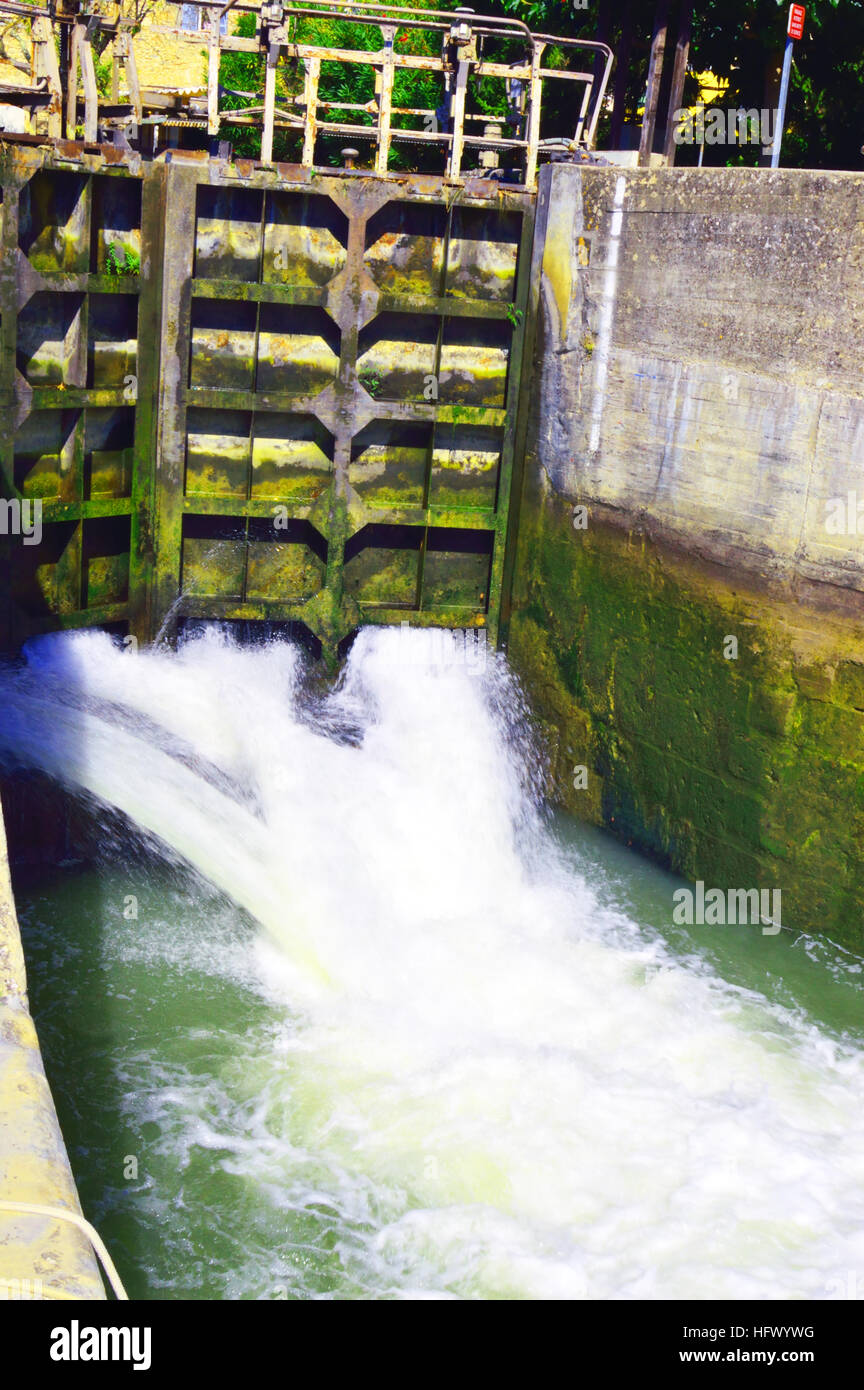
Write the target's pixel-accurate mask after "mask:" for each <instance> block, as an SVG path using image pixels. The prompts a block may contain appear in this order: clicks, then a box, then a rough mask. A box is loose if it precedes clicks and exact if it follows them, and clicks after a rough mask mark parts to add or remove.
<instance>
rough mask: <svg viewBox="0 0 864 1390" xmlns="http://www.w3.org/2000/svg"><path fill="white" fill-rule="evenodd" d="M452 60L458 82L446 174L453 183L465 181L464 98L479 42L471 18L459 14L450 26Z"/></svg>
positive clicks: (455, 91)
mask: <svg viewBox="0 0 864 1390" xmlns="http://www.w3.org/2000/svg"><path fill="white" fill-rule="evenodd" d="M450 49H451V52H452V54H453V58H452V59H451V61H453V60H455V63H456V86H455V90H454V91H453V94H452V98H451V101H450V126H451V131H450V136H451V139H450V164H449V167H448V170H447V177H448V179H449V180H450V182H451V183H461V182H462V154H463V151H464V149H465V98H466V96H467V94H468V77H469V74H470V72H471V64H472V62H476V59H477V43H476V40H475V38H474V33H473V31H472V29H471V21H470V19H468V18H467V15H466V17H465V18H464V19H462V18H460V19H459V21H458V22H457V23H456V24H454V25H453V27H452V29H451V30H450Z"/></svg>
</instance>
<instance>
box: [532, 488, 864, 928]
mask: <svg viewBox="0 0 864 1390" xmlns="http://www.w3.org/2000/svg"><path fill="white" fill-rule="evenodd" d="M525 510H526V513H527V515H523V519H522V532H521V535H520V541H519V554H518V557H517V565H516V576H517V577H516V587H515V595H514V605H513V615H512V619H511V628H510V642H509V649H510V654H511V658H512V660H513V662H514V664H515V666H516V668H517V670H518V671H519V673H520V674H521V676H522V678H523V680H524V681H525V683H526V686H527V688H528V690H529V692H530V694H531V696H532V700H533V703H534V706H535V708H536V710H537V715H538V720H539V722H540V723H541V725H542V727H543V729H544V730H545V732H546V734H547V741H548V743H549V746H550V749H551V753H552V762H553V770H552V778H553V791H554V795H555V798H556V799H557V800H558V801H559V802H560V803H561V804H562V805H564V806H565V807H566V808H567V809H569V810H570V811H572V812H573V813H575V814H577V815H579V816H581V817H583V818H585V819H587V820H590V821H593V822H595V823H598V824H604V825H606V826H608V828H609V829H611V830H612V831H613V832H614V833H616V834H617V835H619V836H620V837H621V838H622V839H623V840H625V842H628V843H631V842H632V843H633V844H634V845H637V846H640V847H641V848H643V849H644V850H646V851H648V852H649V853H651V854H652V855H653V856H655V857H656V858H657V859H659V860H660V861H661V862H663V863H664V864H667V865H669V866H670V867H672V868H674V869H676V870H678V871H679V872H681V873H683V874H685V875H687V876H689V877H691V878H696V877H699V878H702V879H704V880H705V881H706V882H710V883H714V884H717V885H718V886H721V887H755V886H758V887H779V888H781V889H782V891H783V920H784V922H785V923H786V924H788V925H794V926H796V927H799V928H803V929H805V930H825V931H827V932H828V933H829V934H830V935H832V936H833V937H834V938H835V939H838V940H841V941H847V942H852V943H855V944H857V945H859V946H860V945H861V944H862V941H864V932H862V928H861V925H860V923H861V922H862V920H864V870H862V867H861V865H860V857H859V853H858V846H859V845H860V843H861V839H860V837H861V833H862V830H864V663H861V662H860V660H858V659H856V658H857V654H858V652H860V650H861V645H860V634H858V633H853V632H852V630H851V625H850V624H848V623H846V624H845V626H844V624H843V623H841V622H840V620H839V619H838V620H832V622H831V623H828V622H827V621H826V620H825V618H824V616H823V615H808V614H802V611H801V609H800V607H799V606H798V605H792V604H789V603H786V602H785V601H783V600H782V599H779V598H771V599H768V598H766V597H765V596H764V595H757V594H756V593H752V592H749V591H748V590H747V587H746V585H744V584H743V583H742V582H741V576H740V575H738V576H735V579H734V584H735V587H734V589H733V587H732V583H727V582H726V581H725V580H724V579H723V578H722V577H718V575H716V574H714V573H713V572H710V571H709V570H708V568H707V566H705V565H700V564H698V563H697V562H696V561H694V560H693V559H692V558H687V557H684V556H682V555H680V554H676V553H673V552H671V551H670V550H668V549H664V548H662V547H659V546H655V545H650V544H648V543H646V542H645V541H644V539H642V538H637V537H633V536H632V535H630V534H628V533H626V532H623V531H621V530H617V529H615V528H612V527H605V528H604V527H602V526H600V525H599V524H595V523H593V522H592V525H591V526H590V527H589V528H588V529H587V530H586V531H579V532H575V531H574V530H573V527H572V524H571V519H570V508H569V507H568V506H567V505H566V504H565V502H564V501H563V499H557V498H555V497H553V498H552V499H551V500H547V501H545V502H544V504H543V505H542V506H541V505H540V504H539V503H538V502H537V501H536V499H535V500H534V502H533V508H532V506H531V504H530V502H529V505H527V506H526V509H525ZM814 631H815V632H818V633H819V640H820V642H821V648H820V650H819V651H818V652H814V651H812V650H805V645H804V636H803V635H802V634H805V633H806V634H808V640H811V639H812V634H813V632H814ZM796 633H797V634H798V636H797V638H796ZM730 635H731V636H735V637H737V639H738V655H737V659H733V660H727V659H725V657H724V643H725V639H726V638H727V637H729V636H730ZM847 653H848V654H847ZM578 764H584V765H586V766H588V767H589V770H590V773H589V788H588V794H586V792H585V791H581V792H580V791H577V790H575V789H574V788H573V785H572V783H573V769H574V766H575V765H578Z"/></svg>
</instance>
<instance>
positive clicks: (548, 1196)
mask: <svg viewBox="0 0 864 1390" xmlns="http://www.w3.org/2000/svg"><path fill="white" fill-rule="evenodd" d="M449 640H450V639H447V641H448V642H449ZM448 652H449V653H450V655H449V658H448V659H446V660H442V655H443V656H447V653H448ZM0 685H2V690H0V708H2V710H3V715H2V724H0V727H2V733H0V744H2V747H3V749H5V758H6V759H7V761H10V760H11V761H17V762H18V763H21V764H24V765H28V766H37V767H39V768H41V769H43V770H44V771H47V772H49V773H50V774H51V775H53V776H56V777H58V778H59V779H61V780H62V781H63V782H65V783H66V784H67V785H69V786H70V787H77V788H83V789H85V790H86V791H87V793H88V794H89V795H90V796H92V797H96V798H98V799H99V801H100V802H101V803H105V804H107V805H108V806H111V807H115V808H118V809H119V810H120V811H121V812H122V813H123V814H124V815H125V816H128V817H130V818H131V819H132V820H133V821H134V822H135V823H136V824H137V825H138V826H140V827H141V831H142V835H143V836H144V837H145V847H144V848H143V849H142V848H141V847H140V846H131V845H130V842H129V837H128V834H126V835H118V833H117V823H116V817H115V818H113V819H112V818H106V822H105V823H106V830H105V841H106V850H105V855H104V862H101V863H100V865H99V866H98V867H97V868H87V869H84V868H79V869H77V870H75V869H72V868H67V869H65V870H63V871H62V872H59V873H58V874H57V875H56V876H55V877H54V878H53V879H50V880H48V881H43V882H42V883H40V884H39V885H38V886H35V887H32V888H30V889H28V890H25V891H22V892H21V893H20V894H19V903H20V908H21V915H22V921H23V927H24V931H25V941H26V947H27V952H28V959H29V962H30V974H31V990H32V1000H33V1007H34V1012H35V1015H36V1018H37V1023H38V1025H39V1028H40V1034H41V1037H42V1041H43V1046H44V1049H45V1053H46V1059H47V1063H48V1067H49V1074H50V1076H51V1079H52V1082H53V1085H54V1088H55V1093H56V1094H57V1097H58V1105H59V1107H60V1110H61V1120H62V1122H63V1125H64V1132H65V1133H66V1135H67V1138H68V1140H69V1144H70V1148H71V1150H72V1157H73V1166H74V1167H75V1170H76V1175H77V1177H78V1180H79V1185H80V1187H81V1191H82V1197H83V1200H84V1204H85V1208H86V1210H87V1213H88V1215H89V1216H90V1217H91V1219H94V1220H95V1221H96V1223H97V1225H98V1226H99V1227H100V1230H101V1231H102V1233H103V1235H104V1236H105V1237H106V1239H107V1240H108V1242H109V1246H110V1247H111V1249H112V1253H113V1254H114V1256H115V1259H116V1260H117V1263H118V1266H119V1268H120V1271H121V1274H122V1275H123V1277H124V1279H125V1280H126V1282H127V1285H128V1287H129V1290H130V1292H131V1293H132V1294H133V1295H136V1296H144V1297H183V1296H186V1297H247V1298H295V1297H296V1298H310V1297H311V1298H317V1297H326V1298H373V1299H379V1298H395V1299H399V1298H417V1297H421V1298H511V1297H516V1298H529V1299H530V1298H584V1297H589V1298H624V1299H626V1298H646V1297H647V1298H678V1297H684V1298H691V1297H697V1298H698V1297H703V1298H750V1297H753V1298H766V1299H768V1298H792V1299H795V1298H829V1297H838V1296H848V1294H849V1292H850V1290H851V1292H852V1293H853V1295H854V1294H855V1293H856V1292H857V1293H858V1294H859V1296H860V1294H861V1293H864V1222H862V1216H864V1143H862V1137H864V1103H862V1102H864V1048H862V1027H861V1019H862V1010H861V1004H862V991H864V976H862V968H861V962H860V961H859V960H858V959H857V958H856V957H854V956H852V955H850V954H849V953H848V952H844V951H842V950H840V948H836V947H832V946H831V945H830V944H824V943H816V942H813V941H807V940H806V939H805V938H802V937H800V936H796V935H795V934H794V933H790V932H788V931H784V932H782V933H781V934H780V935H779V936H777V937H763V936H762V935H761V934H760V933H759V932H758V930H757V929H754V928H752V927H720V928H717V927H715V928H710V927H692V928H683V927H674V928H673V927H672V926H671V925H670V924H671V920H672V892H673V890H674V888H675V887H676V886H677V881H676V880H674V879H673V878H672V877H671V876H669V875H666V874H663V873H661V872H660V871H659V870H656V869H654V868H652V867H651V866H650V865H648V864H646V863H645V862H644V861H642V860H640V859H638V858H636V857H635V856H633V855H631V854H628V853H627V852H626V851H624V850H623V849H620V848H619V847H618V846H616V845H615V844H613V843H612V842H610V841H608V840H607V839H606V838H605V837H602V836H600V835H598V834H596V833H595V832H590V831H587V830H585V829H583V828H580V827H577V826H575V825H574V824H572V823H571V822H569V821H568V820H566V818H562V817H558V818H550V817H549V816H547V815H546V813H545V812H544V811H543V808H542V806H541V805H540V804H539V798H538V794H537V787H538V785H539V780H540V779H539V765H538V758H537V756H536V754H534V753H533V751H532V748H531V744H530V741H529V740H528V738H527V736H526V734H525V726H524V719H523V714H524V711H523V710H522V707H521V703H520V700H519V697H518V693H517V692H516V691H515V689H514V687H513V685H512V683H511V682H510V680H509V678H508V676H507V672H506V669H505V667H504V665H503V663H502V662H501V661H500V659H497V658H492V656H491V655H490V656H489V659H488V661H487V663H486V669H485V671H484V672H480V671H478V670H475V669H473V668H472V666H471V664H470V662H468V661H466V660H465V659H464V653H461V652H460V649H458V648H456V647H455V646H454V647H452V648H450V647H447V646H442V645H441V639H440V637H438V636H437V635H435V634H431V633H422V632H413V633H410V634H408V635H407V636H406V634H404V633H400V632H398V631H382V632H372V631H365V632H363V633H361V635H360V637H359V638H358V641H357V643H356V644H355V646H354V648H353V649H352V652H351V655H350V658H349V662H348V667H347V671H346V674H345V677H344V680H343V682H342V684H341V686H340V687H339V689H338V690H337V691H336V692H335V693H334V694H332V695H330V696H323V695H321V694H320V693H315V692H314V691H313V690H310V689H309V688H307V686H306V685H305V683H304V680H303V675H302V665H301V662H300V658H299V657H298V655H297V653H296V652H295V651H294V649H293V648H291V647H290V646H287V645H279V644H271V645H269V646H267V647H261V648H246V649H239V648H236V647H232V646H231V645H230V643H229V642H228V641H227V640H226V639H225V638H221V637H219V636H216V635H214V634H209V635H208V636H206V637H204V638H202V639H200V640H196V641H194V642H190V643H188V644H187V645H186V646H184V647H183V648H182V649H181V650H180V651H179V652H178V653H177V654H170V653H167V652H152V653H129V652H123V651H121V650H119V649H118V648H117V647H115V646H114V645H113V644H112V642H111V640H110V639H109V638H108V637H107V636H105V635H102V634H95V633H81V634H76V635H74V636H71V635H67V636H62V637H59V638H53V639H47V640H43V641H41V642H39V643H37V644H34V645H33V647H32V648H31V650H30V653H29V665H28V666H27V667H26V668H25V669H23V670H19V671H14V672H7V673H6V674H5V675H3V677H2V678H0ZM856 1280H857V1283H856Z"/></svg>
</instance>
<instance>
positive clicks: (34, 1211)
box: [0, 1201, 129, 1303]
mask: <svg viewBox="0 0 864 1390" xmlns="http://www.w3.org/2000/svg"><path fill="white" fill-rule="evenodd" d="M0 1211H18V1212H24V1213H26V1214H27V1215H29V1216H51V1217H56V1218H58V1219H59V1220H60V1221H71V1222H72V1225H73V1226H77V1228H78V1230H79V1231H81V1232H83V1234H84V1235H85V1236H86V1237H87V1239H88V1240H89V1241H90V1244H91V1245H92V1246H93V1249H94V1250H95V1251H96V1254H97V1256H98V1258H99V1260H100V1261H101V1264H102V1268H103V1269H104V1270H105V1273H106V1274H107V1276H108V1282H109V1284H110V1285H111V1287H112V1289H113V1290H114V1294H115V1297H116V1298H118V1299H120V1300H121V1301H125V1302H126V1303H128V1302H129V1295H128V1293H127V1292H126V1290H125V1289H124V1287H123V1284H122V1283H121V1280H120V1275H119V1274H118V1273H117V1269H116V1267H115V1265H114V1261H113V1260H112V1258H111V1256H110V1255H109V1254H108V1250H107V1248H106V1246H105V1242H104V1241H103V1239H102V1237H101V1236H100V1234H99V1232H98V1231H97V1230H96V1228H95V1226H91V1225H90V1222H89V1221H86V1220H85V1218H84V1217H83V1216H79V1215H78V1213H77V1211H67V1210H66V1209H65V1208H64V1207H43V1206H39V1205H38V1204H37V1203H36V1202H2V1201H0Z"/></svg>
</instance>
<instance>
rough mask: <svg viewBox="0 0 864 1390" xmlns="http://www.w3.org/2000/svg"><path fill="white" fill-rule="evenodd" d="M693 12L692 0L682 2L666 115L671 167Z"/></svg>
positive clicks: (665, 150)
mask: <svg viewBox="0 0 864 1390" xmlns="http://www.w3.org/2000/svg"><path fill="white" fill-rule="evenodd" d="M692 12H693V3H692V0H681V9H680V12H679V15H678V33H677V36H676V39H675V63H674V66H673V68H672V87H671V89H670V92H669V109H668V111H667V113H666V139H665V141H664V142H663V153H664V154H665V156H666V158H667V160H668V161H669V163H670V165H671V164H674V163H675V151H676V149H677V148H678V147H677V145H676V144H675V112H676V111H678V110H680V107H681V100H682V98H683V96H684V79H685V78H686V76H687V59H688V58H689V56H690V28H691V20H692Z"/></svg>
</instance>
